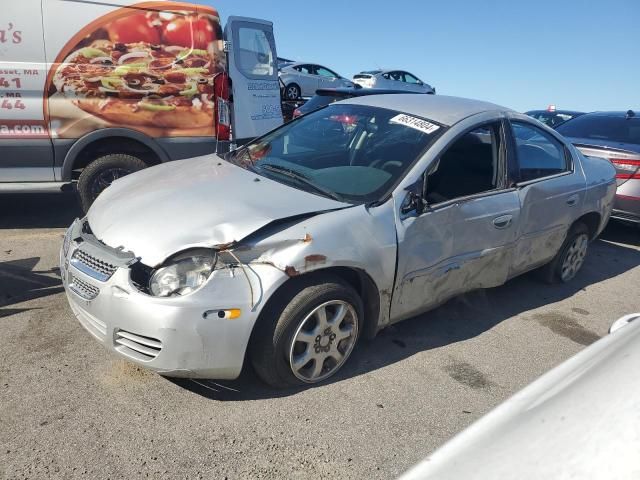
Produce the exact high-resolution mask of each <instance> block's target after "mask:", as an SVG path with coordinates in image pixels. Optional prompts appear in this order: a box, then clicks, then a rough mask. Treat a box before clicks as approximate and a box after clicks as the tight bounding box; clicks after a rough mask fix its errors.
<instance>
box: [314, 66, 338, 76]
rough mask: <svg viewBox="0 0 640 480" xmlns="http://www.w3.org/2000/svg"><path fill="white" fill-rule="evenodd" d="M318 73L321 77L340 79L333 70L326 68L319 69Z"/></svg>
mask: <svg viewBox="0 0 640 480" xmlns="http://www.w3.org/2000/svg"><path fill="white" fill-rule="evenodd" d="M317 73H318V75H320V76H321V77H329V78H338V75H337V74H335V73H333V72H332V71H331V70H329V69H328V68H324V67H318V70H317Z"/></svg>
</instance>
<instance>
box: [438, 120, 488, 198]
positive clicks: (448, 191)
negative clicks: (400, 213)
mask: <svg viewBox="0 0 640 480" xmlns="http://www.w3.org/2000/svg"><path fill="white" fill-rule="evenodd" d="M498 131H499V130H498V127H497V126H486V127H481V128H476V129H475V130H472V131H470V132H468V133H466V134H465V135H463V136H462V137H461V138H459V139H458V140H456V141H455V142H454V143H453V145H451V146H450V147H449V148H448V149H447V150H446V152H445V153H444V154H443V155H442V156H441V157H440V161H439V163H438V166H437V168H436V170H435V171H433V172H431V173H430V174H429V178H428V179H427V202H429V203H431V204H436V203H441V202H445V201H447V200H452V199H454V198H459V197H466V196H468V195H474V194H478V193H482V192H487V191H491V190H495V189H496V188H497V186H498V183H497V182H498V158H499V154H498V152H499V151H500V148H499V143H498V142H499V140H498V139H499V138H500V136H499V135H498Z"/></svg>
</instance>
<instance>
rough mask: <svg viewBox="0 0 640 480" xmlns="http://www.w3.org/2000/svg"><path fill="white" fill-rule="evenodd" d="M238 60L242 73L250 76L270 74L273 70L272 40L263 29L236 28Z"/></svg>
mask: <svg viewBox="0 0 640 480" xmlns="http://www.w3.org/2000/svg"><path fill="white" fill-rule="evenodd" d="M238 40H239V41H238V44H239V60H240V61H239V62H237V63H238V67H239V69H240V70H241V71H242V73H243V74H245V75H249V76H250V77H261V76H265V77H267V76H271V75H273V72H274V71H275V68H276V66H275V58H274V55H273V49H272V47H271V46H272V43H273V42H272V41H270V39H269V38H268V37H267V33H266V32H265V31H264V30H259V29H256V28H251V27H240V28H239V30H238Z"/></svg>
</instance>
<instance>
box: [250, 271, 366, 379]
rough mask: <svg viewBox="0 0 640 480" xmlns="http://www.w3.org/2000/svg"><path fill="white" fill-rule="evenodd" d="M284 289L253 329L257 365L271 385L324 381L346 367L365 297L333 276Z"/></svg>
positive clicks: (258, 370)
mask: <svg viewBox="0 0 640 480" xmlns="http://www.w3.org/2000/svg"><path fill="white" fill-rule="evenodd" d="M309 280H312V279H309ZM284 289H285V290H284V291H283V292H280V294H279V298H278V299H277V300H276V301H274V302H272V303H271V304H270V305H269V306H268V307H267V309H266V311H265V312H263V315H262V318H261V321H260V322H259V323H258V325H256V330H255V331H254V334H253V335H252V341H251V345H250V347H249V348H250V356H251V362H252V364H253V367H254V369H255V371H256V373H257V374H258V376H259V377H260V378H261V379H262V380H263V381H264V382H266V383H268V384H269V385H271V386H273V387H286V386H291V385H304V384H314V383H319V382H322V381H324V380H326V379H327V378H329V377H331V376H332V375H334V374H335V373H336V372H338V370H340V368H342V366H343V365H344V364H345V363H346V362H347V360H348V358H349V356H350V355H351V352H352V351H353V348H354V347H355V345H356V342H357V341H358V334H359V331H360V330H361V328H360V327H361V322H362V318H363V313H362V312H363V307H362V300H361V299H360V296H359V295H358V294H357V292H356V291H355V290H354V289H353V288H352V287H351V286H350V285H348V284H346V283H345V282H343V281H342V280H341V279H339V278H337V277H333V276H321V277H320V276H316V278H315V280H312V281H305V282H304V283H294V284H292V285H291V286H289V287H287V286H285V287H284Z"/></svg>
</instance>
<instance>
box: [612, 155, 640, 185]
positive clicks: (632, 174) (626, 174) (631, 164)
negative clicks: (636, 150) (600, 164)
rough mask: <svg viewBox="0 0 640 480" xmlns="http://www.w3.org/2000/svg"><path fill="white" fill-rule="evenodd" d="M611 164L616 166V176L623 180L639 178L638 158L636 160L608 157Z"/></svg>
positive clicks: (639, 163) (639, 162)
mask: <svg viewBox="0 0 640 480" xmlns="http://www.w3.org/2000/svg"><path fill="white" fill-rule="evenodd" d="M609 160H611V163H613V166H614V167H616V178H620V179H623V180H629V179H636V180H640V173H638V171H639V170H640V158H638V159H637V160H635V159H629V158H610V159H609Z"/></svg>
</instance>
